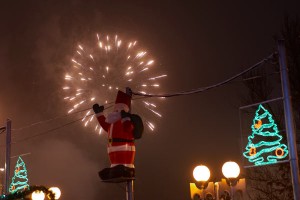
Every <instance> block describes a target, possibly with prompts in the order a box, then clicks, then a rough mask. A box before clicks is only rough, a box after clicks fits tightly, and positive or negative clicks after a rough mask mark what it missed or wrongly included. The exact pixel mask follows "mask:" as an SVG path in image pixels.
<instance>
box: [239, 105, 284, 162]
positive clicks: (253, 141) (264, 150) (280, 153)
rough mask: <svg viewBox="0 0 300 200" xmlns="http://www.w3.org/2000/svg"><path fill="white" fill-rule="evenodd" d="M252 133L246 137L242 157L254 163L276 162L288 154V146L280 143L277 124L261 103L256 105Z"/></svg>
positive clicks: (280, 137) (280, 138)
mask: <svg viewBox="0 0 300 200" xmlns="http://www.w3.org/2000/svg"><path fill="white" fill-rule="evenodd" d="M251 129H252V135H250V136H249V137H248V144H247V146H246V151H245V152H244V153H243V155H244V157H246V158H247V159H248V161H249V162H251V163H254V165H256V166H259V165H268V164H273V163H277V161H278V160H279V159H284V158H285V157H286V156H287V155H288V148H287V146H286V145H285V144H282V143H281V141H282V136H281V135H280V134H279V131H278V128H277V124H276V123H275V122H274V120H273V116H272V115H271V113H270V112H269V111H268V110H267V109H265V108H264V107H263V106H262V105H259V106H258V109H257V110H256V112H255V117H254V119H253V125H252V126H251Z"/></svg>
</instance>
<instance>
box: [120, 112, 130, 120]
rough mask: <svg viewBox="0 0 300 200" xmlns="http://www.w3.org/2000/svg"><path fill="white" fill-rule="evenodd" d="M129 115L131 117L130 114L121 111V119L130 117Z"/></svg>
mask: <svg viewBox="0 0 300 200" xmlns="http://www.w3.org/2000/svg"><path fill="white" fill-rule="evenodd" d="M130 115H131V114H130V113H128V112H125V111H124V110H122V111H121V117H122V118H126V117H130Z"/></svg>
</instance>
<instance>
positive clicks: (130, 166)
mask: <svg viewBox="0 0 300 200" xmlns="http://www.w3.org/2000/svg"><path fill="white" fill-rule="evenodd" d="M117 165H124V166H125V167H129V168H134V164H123V163H122V164H111V165H110V167H115V166H117Z"/></svg>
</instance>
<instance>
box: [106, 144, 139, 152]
mask: <svg viewBox="0 0 300 200" xmlns="http://www.w3.org/2000/svg"><path fill="white" fill-rule="evenodd" d="M116 151H135V146H130V145H127V144H125V145H120V146H109V147H107V153H111V152H116Z"/></svg>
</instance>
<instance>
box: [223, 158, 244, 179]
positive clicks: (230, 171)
mask: <svg viewBox="0 0 300 200" xmlns="http://www.w3.org/2000/svg"><path fill="white" fill-rule="evenodd" d="M222 173H223V175H224V176H225V177H226V178H227V179H234V178H237V177H238V176H239V175H240V166H239V165H238V164H237V163H236V162H233V161H228V162H226V163H224V165H223V167H222Z"/></svg>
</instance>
